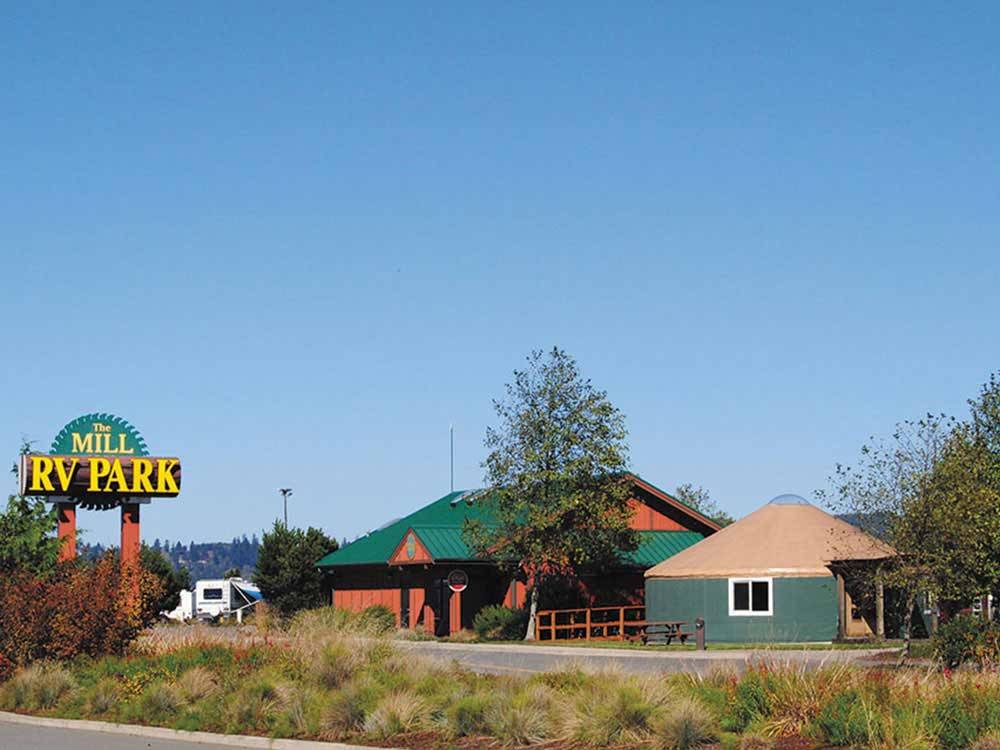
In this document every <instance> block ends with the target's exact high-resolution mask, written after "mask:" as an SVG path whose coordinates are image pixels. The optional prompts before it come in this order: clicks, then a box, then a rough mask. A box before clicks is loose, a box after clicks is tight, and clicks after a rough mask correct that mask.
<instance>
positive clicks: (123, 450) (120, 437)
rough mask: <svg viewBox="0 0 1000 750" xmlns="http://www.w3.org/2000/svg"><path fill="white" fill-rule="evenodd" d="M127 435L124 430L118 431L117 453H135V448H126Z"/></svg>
mask: <svg viewBox="0 0 1000 750" xmlns="http://www.w3.org/2000/svg"><path fill="white" fill-rule="evenodd" d="M126 437H127V435H126V434H125V433H124V432H119V433H118V447H117V448H116V449H115V450H114V452H115V453H121V454H132V453H135V448H126V447H125V438H126Z"/></svg>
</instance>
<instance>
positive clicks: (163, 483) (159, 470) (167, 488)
mask: <svg viewBox="0 0 1000 750" xmlns="http://www.w3.org/2000/svg"><path fill="white" fill-rule="evenodd" d="M176 465H177V459H175V458H174V459H170V458H158V459H156V491H157V492H173V493H179V492H180V491H181V488H180V487H178V486H177V482H175V481H174V475H173V474H171V473H170V472H171V471H173V469H174V467H175V466H176Z"/></svg>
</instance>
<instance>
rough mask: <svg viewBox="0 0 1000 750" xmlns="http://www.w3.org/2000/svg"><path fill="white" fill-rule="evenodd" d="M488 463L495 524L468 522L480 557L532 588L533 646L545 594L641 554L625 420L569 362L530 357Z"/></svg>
mask: <svg viewBox="0 0 1000 750" xmlns="http://www.w3.org/2000/svg"><path fill="white" fill-rule="evenodd" d="M506 390H507V393H506V398H504V399H502V400H495V401H494V402H493V407H494V410H495V412H496V416H497V424H496V426H494V427H490V428H488V429H487V432H486V447H487V449H488V450H489V455H488V456H487V458H486V461H485V462H484V468H485V470H486V483H487V485H488V486H489V487H491V488H492V490H493V492H492V493H491V495H490V496H489V499H488V500H485V501H484V502H489V503H491V504H492V509H493V511H494V515H495V519H494V522H493V523H491V524H484V523H482V522H473V521H470V522H468V523H467V525H466V528H465V534H466V538H467V539H468V540H469V542H470V544H471V546H472V547H473V549H475V550H476V551H477V552H478V553H479V554H480V555H483V556H486V557H490V558H492V559H497V560H501V561H505V563H506V564H508V565H511V566H513V567H516V568H518V569H520V570H523V571H524V572H525V573H526V574H527V575H528V577H529V580H531V581H533V585H532V587H531V599H530V618H529V624H528V632H527V635H526V636H525V637H526V639H528V640H531V639H533V638H534V634H535V614H536V613H537V611H538V592H539V585H540V584H541V583H542V582H543V581H544V579H546V578H548V577H552V576H563V575H567V574H572V573H575V572H577V571H578V570H580V569H581V568H587V567H591V568H594V567H599V566H602V565H607V564H609V563H611V562H613V561H615V560H617V559H618V558H619V556H620V554H621V553H622V552H623V551H630V550H634V549H635V548H636V546H637V544H638V538H637V535H636V533H635V532H634V531H633V530H632V529H631V528H630V527H629V522H630V520H631V510H630V508H629V504H628V499H629V494H630V487H629V485H628V482H627V481H626V480H625V478H624V476H623V475H624V473H625V471H626V469H627V465H628V447H627V444H626V437H627V432H626V429H625V419H624V417H623V415H622V413H621V412H620V411H619V410H618V409H617V408H615V406H614V405H612V404H611V402H610V401H609V400H608V397H607V394H606V393H605V392H604V391H600V390H598V389H596V388H595V387H594V386H593V385H592V384H591V382H590V381H589V380H587V379H585V378H584V377H583V376H582V375H581V374H580V371H579V368H578V367H577V364H576V361H575V360H574V359H573V358H572V357H571V356H570V355H568V354H567V353H566V352H564V351H563V350H561V349H559V348H554V349H552V350H551V351H550V352H548V353H547V354H546V353H543V352H541V351H535V352H532V354H531V355H530V356H529V357H528V365H527V367H526V368H525V369H523V370H516V371H515V372H514V380H513V382H512V383H510V384H508V385H507V389H506Z"/></svg>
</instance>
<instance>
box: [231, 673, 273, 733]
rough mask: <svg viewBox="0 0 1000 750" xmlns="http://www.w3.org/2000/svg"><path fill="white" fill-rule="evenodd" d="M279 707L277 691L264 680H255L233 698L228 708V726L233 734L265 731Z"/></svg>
mask: <svg viewBox="0 0 1000 750" xmlns="http://www.w3.org/2000/svg"><path fill="white" fill-rule="evenodd" d="M278 707H279V696H278V691H277V690H276V689H275V687H274V685H273V684H272V683H271V682H270V681H269V680H266V679H258V680H255V681H253V682H251V683H249V684H247V685H246V686H244V687H243V689H242V690H240V691H239V692H238V693H236V695H235V696H234V697H233V699H232V701H231V703H230V706H229V724H230V727H231V728H232V729H233V730H234V732H237V733H238V732H240V731H244V730H246V729H248V728H249V729H256V730H260V729H265V728H267V727H268V725H269V724H270V721H271V720H272V719H273V718H274V715H275V713H276V712H277V709H278Z"/></svg>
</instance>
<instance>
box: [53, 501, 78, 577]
mask: <svg viewBox="0 0 1000 750" xmlns="http://www.w3.org/2000/svg"><path fill="white" fill-rule="evenodd" d="M56 511H57V513H58V514H59V530H58V532H57V534H58V536H59V540H60V541H61V542H62V544H60V545H59V562H63V561H65V560H72V559H74V558H75V557H76V506H75V505H74V504H73V503H56Z"/></svg>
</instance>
